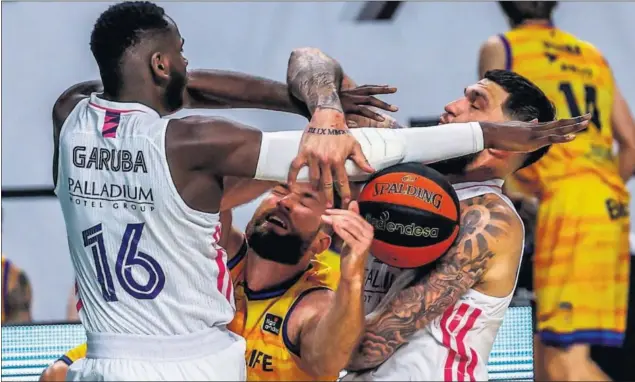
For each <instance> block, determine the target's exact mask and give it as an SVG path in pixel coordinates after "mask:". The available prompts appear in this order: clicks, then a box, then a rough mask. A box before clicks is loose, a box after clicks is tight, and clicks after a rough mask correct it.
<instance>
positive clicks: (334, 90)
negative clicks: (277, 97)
mask: <svg viewBox="0 0 635 382" xmlns="http://www.w3.org/2000/svg"><path fill="white" fill-rule="evenodd" d="M342 78H343V72H342V67H341V66H340V65H339V63H338V62H337V61H335V60H334V59H332V58H331V57H329V56H327V55H326V54H324V53H323V52H322V51H320V50H319V49H315V48H301V49H295V50H294V51H293V52H292V53H291V57H289V66H288V68H287V84H288V85H289V90H290V91H291V93H292V94H293V95H294V96H296V97H297V98H299V99H300V100H302V101H304V102H305V103H306V105H307V107H308V108H309V111H310V112H311V114H313V112H314V111H315V109H316V108H318V107H319V108H329V109H335V110H338V111H340V112H343V108H342V104H341V102H340V98H339V96H338V91H339V89H340V86H341V84H342Z"/></svg>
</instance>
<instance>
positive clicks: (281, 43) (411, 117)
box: [2, 1, 635, 362]
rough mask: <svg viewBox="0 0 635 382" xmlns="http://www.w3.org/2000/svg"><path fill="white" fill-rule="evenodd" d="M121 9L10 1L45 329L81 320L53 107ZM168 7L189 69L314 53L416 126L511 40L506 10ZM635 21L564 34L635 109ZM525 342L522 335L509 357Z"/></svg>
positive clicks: (21, 188) (12, 189) (584, 25)
mask: <svg viewBox="0 0 635 382" xmlns="http://www.w3.org/2000/svg"><path fill="white" fill-rule="evenodd" d="M109 4H111V3H109V2H90V3H89V2H77V3H75V2H50V3H34V2H33V3H32V2H13V1H3V2H2V53H3V61H2V95H3V97H2V175H3V176H2V220H3V222H2V253H3V256H4V257H6V258H8V259H10V261H11V262H12V264H13V265H15V266H16V267H18V268H20V269H21V270H23V272H24V274H26V275H27V276H28V279H29V281H30V284H31V288H32V305H31V315H30V318H29V320H32V321H34V322H45V321H46V322H50V321H60V320H66V319H69V318H71V319H72V318H73V317H72V312H73V311H74V310H75V307H74V303H73V293H72V289H73V284H74V275H73V270H72V266H71V262H70V257H69V254H68V246H67V241H66V233H65V228H64V220H63V218H62V213H61V210H60V207H59V203H58V201H57V199H56V197H55V196H54V194H53V192H52V188H53V183H52V179H51V160H52V153H53V143H52V125H51V109H52V106H53V103H54V101H55V99H56V98H57V97H58V96H59V95H60V93H61V92H63V91H64V90H65V89H66V88H67V87H69V86H70V85H72V84H75V83H77V82H81V81H85V80H90V79H97V78H98V70H97V65H96V64H95V62H94V60H93V57H92V55H91V52H90V50H89V37H90V32H91V30H92V27H93V23H94V22H95V20H96V19H97V17H98V16H99V14H100V13H101V12H102V11H104V10H105V9H106V8H107V7H108V5H109ZM159 4H160V5H161V6H162V7H164V8H165V10H166V12H167V14H169V15H170V16H171V17H172V18H173V19H174V20H175V21H176V23H177V24H178V25H179V28H180V32H181V34H182V35H183V36H184V38H185V40H186V43H185V47H184V48H185V55H186V57H187V58H188V59H189V62H190V68H215V69H227V70H234V71H243V72H247V73H250V74H255V75H260V76H264V77H269V78H273V79H276V80H280V81H284V80H285V74H286V67H287V60H288V58H289V54H290V52H291V50H292V49H293V48H297V47H301V46H314V47H317V48H320V49H322V50H324V51H325V52H326V53H328V54H329V55H331V56H332V57H334V58H336V59H337V60H339V61H340V63H341V64H342V66H343V68H344V69H345V71H346V72H347V74H349V75H350V76H351V77H352V78H354V79H355V80H356V81H357V83H359V84H389V85H392V86H396V87H397V88H398V92H397V94H394V95H390V96H387V97H384V100H386V101H388V102H390V103H392V104H395V105H397V106H399V108H400V110H399V112H397V113H396V114H395V117H396V118H397V120H398V121H399V122H400V123H402V124H404V125H411V126H412V125H426V124H432V123H435V120H436V118H437V117H438V116H439V115H440V114H441V113H442V111H443V107H444V105H445V104H446V103H447V102H449V101H451V100H454V99H456V98H458V97H460V96H461V95H462V89H463V88H464V87H465V86H467V85H469V84H471V83H474V82H476V81H477V80H478V74H477V64H478V53H479V48H480V46H481V44H482V43H483V42H484V41H485V40H486V39H487V38H488V37H490V36H492V35H495V34H499V33H504V32H506V31H507V30H509V24H508V22H507V20H506V18H505V16H504V14H503V12H502V10H501V8H500V6H499V4H497V3H495V2H478V3H476V2H469V3H468V2H461V3H449V2H448V3H435V2H383V1H376V2H363V1H360V2H350V3H343V2H319V3H318V2H315V3H309V2H307V3H287V2H267V3H264V2H250V3H247V2H245V3H229V2H228V3H223V2H214V3H205V2H199V3H188V2H159ZM634 18H635V3H627V2H619V3H618V2H615V3H613V2H596V3H590V2H585V3H578V2H561V3H560V4H559V5H558V8H557V9H556V11H555V14H554V17H553V21H554V22H555V24H556V25H557V26H558V27H559V28H561V29H564V30H566V31H568V32H570V33H573V34H574V35H576V36H578V37H579V38H582V39H584V40H587V41H589V42H591V43H592V44H594V45H595V46H596V47H597V48H599V49H600V51H601V52H602V53H603V55H604V57H605V58H606V60H607V61H608V62H609V64H610V65H611V67H612V70H613V74H614V77H615V79H616V82H617V84H619V87H620V89H621V92H622V94H623V96H624V98H625V99H626V102H627V103H628V104H629V105H630V107H631V110H633V109H634V108H635V70H633V62H634V61H635V24H634V23H633V19H634ZM197 113H201V112H199V111H197ZM202 113H210V114H214V115H221V116H225V117H229V118H232V119H235V120H238V121H240V122H243V123H246V124H249V125H252V126H255V127H257V128H260V129H262V130H266V131H275V130H288V129H303V128H304V127H305V125H306V123H307V122H306V120H304V119H303V118H301V117H298V116H294V115H290V114H283V113H276V112H267V111H257V110H231V111H222V110H220V111H208V112H205V111H203V112H202ZM628 188H629V190H630V191H631V193H632V192H633V191H635V182H633V181H632V180H631V181H630V182H629V183H628ZM257 203H258V200H256V201H254V202H252V203H250V204H248V205H245V206H243V207H241V208H239V209H238V210H237V211H235V212H234V223H235V224H236V225H238V226H239V227H240V228H243V227H244V226H245V224H246V223H247V221H248V220H249V218H250V217H251V214H252V212H253V210H254V208H255V205H256V204H257ZM633 203H635V201H633V199H631V211H633V210H635V208H633V207H634V206H633ZM631 237H635V226H634V225H633V222H632V221H631ZM631 242H634V243H635V241H634V240H633V239H631ZM631 248H633V244H632V246H631ZM633 252H634V251H633V249H631V253H633ZM3 265H4V259H3ZM3 277H4V276H3ZM632 300H633V298H632V296H631V301H632ZM3 309H4V307H3ZM3 313H4V311H3ZM519 317H520V316H519ZM3 319H4V318H3ZM528 320H529V319H528ZM529 322H530V321H527V323H526V324H527V325H529ZM504 330H506V329H504ZM47 333H48V332H47ZM47 335H48V334H47ZM77 335H78V336H80V335H83V334H77ZM77 338H80V337H77ZM77 341H79V339H78V340H77ZM529 341H530V342H531V340H530V339H529ZM530 342H529V343H528V345H527V346H528V347H529V349H531V343H530ZM515 344H516V345H517V344H518V342H514V340H513V338H512V339H511V342H510V343H509V346H510V347H514V346H515ZM64 346H66V345H64ZM505 346H507V345H505ZM3 347H4V343H3ZM60 349H61V350H64V348H63V347H61V348H60ZM55 351H57V350H55ZM529 359H531V358H529ZM529 362H530V361H529Z"/></svg>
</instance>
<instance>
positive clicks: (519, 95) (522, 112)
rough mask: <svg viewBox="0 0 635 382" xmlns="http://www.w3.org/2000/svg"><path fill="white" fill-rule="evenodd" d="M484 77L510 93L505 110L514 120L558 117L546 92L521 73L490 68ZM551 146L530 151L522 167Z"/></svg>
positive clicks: (537, 158)
mask: <svg viewBox="0 0 635 382" xmlns="http://www.w3.org/2000/svg"><path fill="white" fill-rule="evenodd" d="M483 78H485V79H487V80H489V81H492V82H494V83H496V84H498V86H500V87H501V88H503V89H504V90H505V91H506V92H507V93H508V94H509V96H508V97H507V100H506V101H505V104H504V105H503V112H504V113H505V114H506V115H507V116H509V117H511V118H513V119H514V120H516V121H524V122H529V121H531V120H534V119H537V120H538V122H550V121H553V120H554V119H555V118H556V109H555V107H554V106H553V103H551V101H549V98H547V96H546V95H545V93H544V92H543V91H542V90H540V88H538V86H536V85H535V84H534V83H533V82H531V81H529V80H528V79H527V78H525V77H523V76H521V75H520V74H518V73H514V72H510V71H508V70H489V71H487V72H486V73H485V75H484V76H483ZM549 147H550V146H545V147H543V148H541V149H539V150H537V151H534V152H532V153H529V154H528V155H527V158H526V159H525V161H524V163H523V164H522V166H521V167H520V168H523V167H527V166H529V165H532V164H534V163H535V162H537V161H538V160H539V159H540V158H542V157H543V156H544V155H545V154H546V153H547V151H549Z"/></svg>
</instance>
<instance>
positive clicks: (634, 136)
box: [611, 86, 635, 148]
mask: <svg viewBox="0 0 635 382" xmlns="http://www.w3.org/2000/svg"><path fill="white" fill-rule="evenodd" d="M611 122H612V125H613V133H614V135H615V140H616V141H617V142H618V144H619V146H620V148H622V147H627V148H635V120H633V114H631V111H630V109H629V107H628V104H627V103H626V100H625V99H624V97H623V96H622V93H621V92H620V91H619V89H618V88H617V86H616V87H615V92H614V96H613V113H612V115H611Z"/></svg>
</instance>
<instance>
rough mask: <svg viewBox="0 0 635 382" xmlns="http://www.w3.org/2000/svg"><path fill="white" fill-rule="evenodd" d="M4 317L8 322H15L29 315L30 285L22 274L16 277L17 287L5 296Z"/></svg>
mask: <svg viewBox="0 0 635 382" xmlns="http://www.w3.org/2000/svg"><path fill="white" fill-rule="evenodd" d="M6 298H7V302H6V304H7V305H6V308H7V312H6V317H7V321H8V322H12V321H15V319H16V318H18V317H24V316H25V314H28V315H30V311H31V284H30V283H29V279H28V278H27V277H26V274H24V272H20V274H19V275H18V283H17V285H16V286H15V287H14V288H13V289H12V290H10V291H9V293H8V294H7V296H6Z"/></svg>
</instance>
